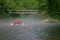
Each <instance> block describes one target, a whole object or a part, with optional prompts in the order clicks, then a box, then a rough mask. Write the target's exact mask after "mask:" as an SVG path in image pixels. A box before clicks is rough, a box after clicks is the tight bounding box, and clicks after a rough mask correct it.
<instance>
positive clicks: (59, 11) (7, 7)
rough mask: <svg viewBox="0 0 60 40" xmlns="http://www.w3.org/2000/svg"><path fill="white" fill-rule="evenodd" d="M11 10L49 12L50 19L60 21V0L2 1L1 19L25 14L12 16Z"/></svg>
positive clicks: (0, 1) (0, 7)
mask: <svg viewBox="0 0 60 40" xmlns="http://www.w3.org/2000/svg"><path fill="white" fill-rule="evenodd" d="M11 10H39V12H40V11H47V12H46V13H45V14H46V15H49V17H52V18H57V19H60V0H0V17H19V16H21V15H24V14H11V13H10V11H11Z"/></svg>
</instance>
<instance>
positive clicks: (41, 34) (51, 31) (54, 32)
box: [36, 24, 60, 40]
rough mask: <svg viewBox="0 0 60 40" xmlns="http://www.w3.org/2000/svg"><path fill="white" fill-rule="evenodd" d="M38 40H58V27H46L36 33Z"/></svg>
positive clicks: (59, 36)
mask: <svg viewBox="0 0 60 40" xmlns="http://www.w3.org/2000/svg"><path fill="white" fill-rule="evenodd" d="M36 35H37V37H36V38H37V39H39V40H60V25H59V24H56V25H53V26H51V25H50V27H48V26H47V27H46V28H44V29H42V30H40V31H38V32H37V33H36Z"/></svg>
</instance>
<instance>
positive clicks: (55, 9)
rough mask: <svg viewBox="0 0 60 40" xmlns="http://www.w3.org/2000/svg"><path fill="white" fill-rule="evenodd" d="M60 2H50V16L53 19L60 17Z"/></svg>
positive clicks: (50, 0)
mask: <svg viewBox="0 0 60 40" xmlns="http://www.w3.org/2000/svg"><path fill="white" fill-rule="evenodd" d="M59 6H60V5H59V0H48V14H49V15H50V16H51V17H60V12H59V10H60V9H59Z"/></svg>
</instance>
